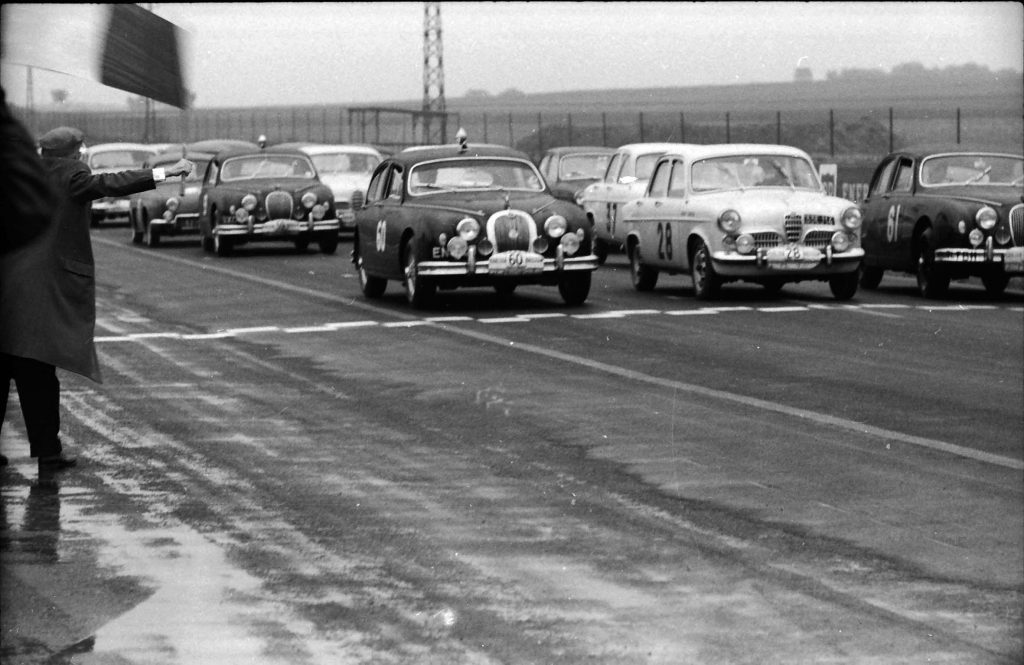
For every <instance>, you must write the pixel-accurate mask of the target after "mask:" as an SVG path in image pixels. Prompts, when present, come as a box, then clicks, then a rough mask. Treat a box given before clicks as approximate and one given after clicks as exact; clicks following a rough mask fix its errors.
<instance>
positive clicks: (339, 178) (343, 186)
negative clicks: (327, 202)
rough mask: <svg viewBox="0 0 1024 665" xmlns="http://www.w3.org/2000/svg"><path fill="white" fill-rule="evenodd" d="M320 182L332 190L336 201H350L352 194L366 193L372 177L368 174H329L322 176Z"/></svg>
mask: <svg viewBox="0 0 1024 665" xmlns="http://www.w3.org/2000/svg"><path fill="white" fill-rule="evenodd" d="M320 182H322V183H324V184H325V185H327V186H328V187H330V188H331V191H332V192H334V198H335V199H344V200H346V201H347V200H349V199H351V198H352V192H354V191H356V190H359V191H361V192H365V191H366V187H367V185H369V184H370V176H368V175H366V174H347V173H328V174H320Z"/></svg>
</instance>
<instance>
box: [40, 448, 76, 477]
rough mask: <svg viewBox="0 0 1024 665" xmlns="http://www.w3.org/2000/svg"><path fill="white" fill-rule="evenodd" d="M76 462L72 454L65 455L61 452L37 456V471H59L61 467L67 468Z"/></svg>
mask: <svg viewBox="0 0 1024 665" xmlns="http://www.w3.org/2000/svg"><path fill="white" fill-rule="evenodd" d="M76 464H78V459H77V458H76V457H74V456H72V455H66V454H64V453H61V454H59V455H49V456H47V457H40V458H39V471H40V473H42V472H44V471H47V472H53V471H61V470H63V469H69V468H71V467H73V466H75V465H76Z"/></svg>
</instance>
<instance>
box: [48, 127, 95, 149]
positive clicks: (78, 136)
mask: <svg viewBox="0 0 1024 665" xmlns="http://www.w3.org/2000/svg"><path fill="white" fill-rule="evenodd" d="M84 139H85V135H84V134H82V130H80V129H75V128H74V127H57V128H56V129H51V130H50V131H48V132H46V133H45V134H43V135H42V137H40V139H39V147H40V148H42V149H43V150H46V151H48V152H59V153H70V152H74V151H75V150H77V149H78V146H80V145H82V141H83V140H84Z"/></svg>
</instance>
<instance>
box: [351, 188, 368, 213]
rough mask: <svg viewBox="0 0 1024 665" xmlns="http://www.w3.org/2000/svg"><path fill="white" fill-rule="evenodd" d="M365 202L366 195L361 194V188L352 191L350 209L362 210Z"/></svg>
mask: <svg viewBox="0 0 1024 665" xmlns="http://www.w3.org/2000/svg"><path fill="white" fill-rule="evenodd" d="M365 204H366V197H365V196H364V195H363V192H362V190H359V189H357V190H356V191H354V192H352V210H362V209H363V205H365Z"/></svg>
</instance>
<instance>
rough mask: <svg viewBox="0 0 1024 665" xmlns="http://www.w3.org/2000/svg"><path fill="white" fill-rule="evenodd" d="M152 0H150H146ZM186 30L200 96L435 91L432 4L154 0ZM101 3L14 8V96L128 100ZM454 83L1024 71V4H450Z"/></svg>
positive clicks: (365, 96) (286, 99)
mask: <svg viewBox="0 0 1024 665" xmlns="http://www.w3.org/2000/svg"><path fill="white" fill-rule="evenodd" d="M140 4H142V5H143V6H147V3H140ZM152 9H153V11H154V13H156V14H157V15H159V16H161V17H163V18H165V19H167V20H169V21H171V22H172V23H175V24H176V25H178V26H179V27H180V28H182V29H183V30H184V31H185V32H186V33H187V38H188V44H189V46H188V50H187V51H186V54H187V57H186V64H187V76H188V80H187V84H188V86H189V87H190V88H191V89H193V90H194V91H195V92H196V95H197V96H196V105H197V106H199V107H223V106H242V105H250V104H252V105H276V104H286V105H287V104H309V103H327V104H342V105H344V104H367V103H387V102H394V101H405V100H418V99H421V98H422V96H423V57H424V50H423V29H424V21H423V19H424V12H423V3H421V2H407V3H359V2H355V3H352V2H341V3H294V4H289V3H229V4H207V3H196V4H188V3H186V4H164V3H152ZM102 11H103V9H102V7H101V6H99V5H86V4H83V5H68V4H61V5H35V4H25V5H19V4H7V3H5V4H4V5H3V35H2V39H3V64H2V68H0V76H2V82H3V86H4V89H5V90H6V92H7V96H8V99H9V100H11V101H13V102H14V103H16V104H22V105H23V104H24V103H25V90H26V83H25V81H26V74H25V72H26V68H25V67H24V66H22V65H15V64H12V63H14V62H26V61H32V62H34V63H36V65H37V66H38V67H42V68H52V69H57V70H60V71H64V72H70V73H72V74H77V76H67V75H63V74H56V73H53V72H50V71H46V70H45V69H37V70H35V72H34V75H33V79H34V87H35V93H34V98H35V105H36V107H37V108H46V107H49V106H50V105H52V104H53V102H52V99H51V95H50V91H51V90H52V89H54V88H63V89H67V90H68V91H70V93H71V95H70V100H71V101H78V102H90V103H95V102H105V103H112V104H123V103H124V100H125V99H126V97H127V95H128V93H125V92H121V91H118V90H113V89H111V88H107V87H105V86H103V85H101V84H99V83H97V82H95V81H93V80H89V77H93V78H95V76H96V75H95V73H94V71H95V70H94V68H93V66H92V62H93V61H95V60H96V58H97V56H96V55H95V54H96V53H97V52H98V43H99V39H98V36H99V34H100V33H101V30H102V28H103V27H104V19H103V18H102V17H103V14H102ZM441 25H442V40H443V62H444V82H445V93H446V95H447V96H448V97H449V98H452V97H460V96H462V95H464V94H465V93H466V91H467V90H471V89H482V90H486V91H488V92H490V93H491V94H497V93H499V92H501V91H503V90H506V89H508V88H517V89H519V90H521V91H523V92H527V93H532V92H554V91H559V90H588V89H601V88H644V87H671V86H693V85H727V84H732V83H752V82H778V81H790V80H792V78H793V71H794V69H795V67H796V66H797V64H798V63H802V64H804V65H806V66H808V67H810V68H811V70H812V72H813V75H814V77H815V79H824V78H825V74H826V73H827V72H828V71H830V70H841V69H846V68H854V67H856V68H879V67H880V68H882V69H884V70H886V71H889V70H890V69H891V68H892V67H893V66H894V65H898V64H902V63H906V62H920V63H921V64H923V65H924V66H926V67H928V68H932V67H945V66H948V65H961V64H966V63H971V62H973V63H976V64H979V65H984V66H987V67H988V68H989V69H991V70H993V71H995V70H1000V69H1006V68H1010V69H1013V70H1016V71H1024V6H1022V5H1021V4H1020V3H1017V2H977V3H975V2H948V3H944V2H938V3H928V2H869V3H857V2H820V3H819V2H809V3H800V2H707V3H689V2H650V3H648V2H608V3H604V2H580V3H568V2H565V3H562V2H508V3H478V2H450V3H446V2H442V3H441Z"/></svg>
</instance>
